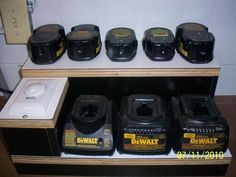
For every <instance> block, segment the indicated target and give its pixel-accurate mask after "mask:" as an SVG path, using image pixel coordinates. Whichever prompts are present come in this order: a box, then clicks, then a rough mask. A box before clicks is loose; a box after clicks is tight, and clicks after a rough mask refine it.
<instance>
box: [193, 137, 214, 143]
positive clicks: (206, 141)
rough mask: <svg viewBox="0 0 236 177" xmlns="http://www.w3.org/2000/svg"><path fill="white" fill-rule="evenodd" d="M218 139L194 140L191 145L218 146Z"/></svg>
mask: <svg viewBox="0 0 236 177" xmlns="http://www.w3.org/2000/svg"><path fill="white" fill-rule="evenodd" d="M217 139H218V138H196V139H194V138H192V139H190V144H217Z"/></svg>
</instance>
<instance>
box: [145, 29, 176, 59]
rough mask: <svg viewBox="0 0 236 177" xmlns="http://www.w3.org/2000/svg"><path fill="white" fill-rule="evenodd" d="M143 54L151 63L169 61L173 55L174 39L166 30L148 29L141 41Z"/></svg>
mask: <svg viewBox="0 0 236 177" xmlns="http://www.w3.org/2000/svg"><path fill="white" fill-rule="evenodd" d="M142 45H143V50H144V52H145V54H146V55H147V56H148V58H150V59H151V60H153V61H169V60H171V59H172V58H173V57H174V55H175V37H174V35H173V33H172V32H171V31H170V30H169V29H167V28H158V27H157V28H150V29H148V30H146V31H145V32H144V37H143V40H142Z"/></svg>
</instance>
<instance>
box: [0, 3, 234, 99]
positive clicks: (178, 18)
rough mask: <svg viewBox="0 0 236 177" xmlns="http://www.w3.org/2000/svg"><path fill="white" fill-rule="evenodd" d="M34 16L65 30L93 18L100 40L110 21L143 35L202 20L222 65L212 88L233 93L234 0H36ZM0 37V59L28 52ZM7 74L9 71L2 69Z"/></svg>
mask: <svg viewBox="0 0 236 177" xmlns="http://www.w3.org/2000/svg"><path fill="white" fill-rule="evenodd" d="M32 19H33V24H34V28H36V27H38V26H40V25H43V24H47V23H59V24H62V25H63V26H64V27H65V30H66V33H67V32H69V31H70V28H71V27H72V26H74V25H78V24H84V23H92V24H97V25H98V26H99V27H100V30H101V37H102V39H103V40H104V38H105V34H106V32H107V31H108V30H109V29H111V28H114V27H120V26H125V27H130V28H133V29H134V30H135V32H136V36H137V38H138V39H139V40H141V39H142V36H143V32H144V30H146V29H148V28H150V27H154V26H163V27H167V28H170V29H171V30H172V32H173V33H174V32H175V27H176V26H177V25H178V24H180V23H183V22H189V21H194V22H199V23H203V24H205V25H206V26H208V27H209V30H210V31H211V32H213V34H214V35H215V38H216V44H215V60H217V61H218V62H219V64H220V65H221V67H222V71H221V75H220V78H219V82H218V86H217V90H216V94H224V95H230V94H234V95H236V84H234V83H235V82H234V77H235V76H236V60H235V58H234V56H236V35H234V34H235V32H236V1H235V0H224V1H221V0H198V1H196V0H178V1H173V0H69V1H68V0H50V1H49V0H37V4H36V9H35V12H34V13H33V14H32ZM1 38H2V37H1ZM0 42H1V43H0V53H1V54H0V55H1V56H0V64H1V65H2V64H6V62H7V64H12V63H16V64H17V65H19V64H22V63H23V62H24V60H25V59H26V55H27V52H26V51H25V50H26V49H25V47H24V46H14V47H13V46H9V45H7V46H5V44H4V42H3V40H2V39H1V41H0ZM13 48H14V49H13ZM6 49H7V50H6ZM3 50H6V52H4V51H3ZM12 51H14V52H12ZM19 57H21V59H19ZM22 59H23V61H22ZM6 68H8V66H6ZM9 70H10V69H9ZM6 72H7V69H6ZM11 74H12V73H11V71H9V73H8V74H5V75H8V76H10V75H11ZM13 77H15V76H13V75H12V79H11V80H9V81H8V83H9V85H14V84H15V81H16V80H18V78H13Z"/></svg>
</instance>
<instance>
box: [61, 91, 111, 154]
mask: <svg viewBox="0 0 236 177" xmlns="http://www.w3.org/2000/svg"><path fill="white" fill-rule="evenodd" d="M112 119H113V107H112V102H111V101H110V100H107V98H106V97H104V96H102V95H81V96H79V97H78V98H77V99H76V101H75V103H74V105H73V108H72V110H71V112H70V114H69V115H68V117H67V120H66V123H65V126H64V132H63V138H62V149H63V151H64V152H65V153H72V154H84V155H112V154H113V152H114V138H113V131H114V129H113V126H112Z"/></svg>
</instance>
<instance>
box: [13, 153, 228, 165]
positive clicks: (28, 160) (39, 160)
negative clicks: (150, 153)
mask: <svg viewBox="0 0 236 177" xmlns="http://www.w3.org/2000/svg"><path fill="white" fill-rule="evenodd" d="M11 158H12V160H13V162H14V163H18V164H21V163H23V164H54V165H107V166H110V165H118V166H123V165H137V166H138V165H145V166H148V165H149V166H153V165H159V166H161V165H168V166H170V165H229V164H230V162H231V157H226V158H224V159H222V160H220V159H219V160H216V159H213V160H203V159H184V160H179V159H177V158H171V159H169V158H160V159H156V158H155V159H153V158H149V159H137V158H133V159H124V158H114V159H112V158H62V157H59V156H58V157H57V156H26V155H12V156H11Z"/></svg>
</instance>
